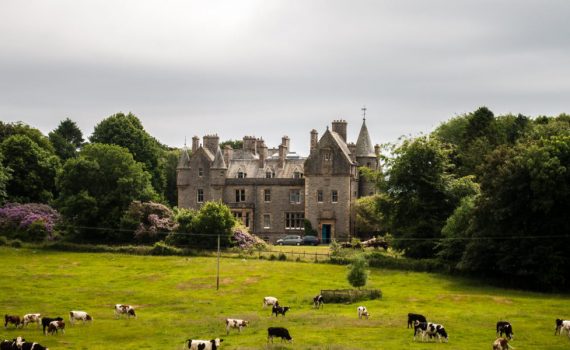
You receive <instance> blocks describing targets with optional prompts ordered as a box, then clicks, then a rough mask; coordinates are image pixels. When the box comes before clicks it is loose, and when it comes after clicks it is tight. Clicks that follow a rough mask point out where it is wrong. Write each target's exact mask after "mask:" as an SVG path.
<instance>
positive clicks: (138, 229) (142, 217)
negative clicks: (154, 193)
mask: <svg viewBox="0 0 570 350" xmlns="http://www.w3.org/2000/svg"><path fill="white" fill-rule="evenodd" d="M121 227H122V228H123V229H132V230H133V231H134V232H133V234H134V238H135V239H137V240H138V241H142V242H146V243H148V242H157V241H159V240H161V239H163V238H164V236H162V235H161V234H166V233H169V232H172V231H173V230H175V229H176V228H177V227H178V224H177V223H176V221H175V220H174V213H173V212H172V210H170V208H168V207H167V206H165V205H163V204H160V203H155V202H140V201H133V202H131V204H130V205H129V209H127V211H126V212H125V214H124V215H123V218H122V220H121Z"/></svg>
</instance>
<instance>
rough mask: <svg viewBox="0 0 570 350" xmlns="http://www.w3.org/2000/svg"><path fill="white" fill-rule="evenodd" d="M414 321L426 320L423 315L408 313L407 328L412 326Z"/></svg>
mask: <svg viewBox="0 0 570 350" xmlns="http://www.w3.org/2000/svg"><path fill="white" fill-rule="evenodd" d="M416 321H419V322H427V320H426V318H425V316H423V315H420V314H413V313H411V312H410V313H408V328H414V323H415V322H416Z"/></svg>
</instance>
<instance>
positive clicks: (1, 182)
mask: <svg viewBox="0 0 570 350" xmlns="http://www.w3.org/2000/svg"><path fill="white" fill-rule="evenodd" d="M11 173H12V171H11V169H10V168H6V167H5V166H4V155H3V154H2V148H1V147H0V205H2V204H3V203H4V200H5V199H6V198H7V197H8V193H7V192H6V184H7V183H8V181H9V180H10V179H11V177H12V176H11Z"/></svg>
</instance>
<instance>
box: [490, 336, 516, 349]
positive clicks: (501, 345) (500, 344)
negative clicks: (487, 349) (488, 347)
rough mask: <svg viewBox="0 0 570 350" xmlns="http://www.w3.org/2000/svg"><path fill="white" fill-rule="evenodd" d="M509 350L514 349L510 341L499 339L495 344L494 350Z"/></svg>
mask: <svg viewBox="0 0 570 350" xmlns="http://www.w3.org/2000/svg"><path fill="white" fill-rule="evenodd" d="M508 349H513V348H512V347H511V346H510V345H509V341H508V340H507V339H505V338H497V339H495V341H494V342H493V350H508Z"/></svg>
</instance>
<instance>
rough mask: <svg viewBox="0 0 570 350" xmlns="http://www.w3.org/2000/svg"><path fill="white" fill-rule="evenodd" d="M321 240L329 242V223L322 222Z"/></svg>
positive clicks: (325, 242)
mask: <svg viewBox="0 0 570 350" xmlns="http://www.w3.org/2000/svg"><path fill="white" fill-rule="evenodd" d="M321 241H322V242H323V243H324V244H329V243H330V242H331V225H330V224H323V225H322V230H321Z"/></svg>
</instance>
